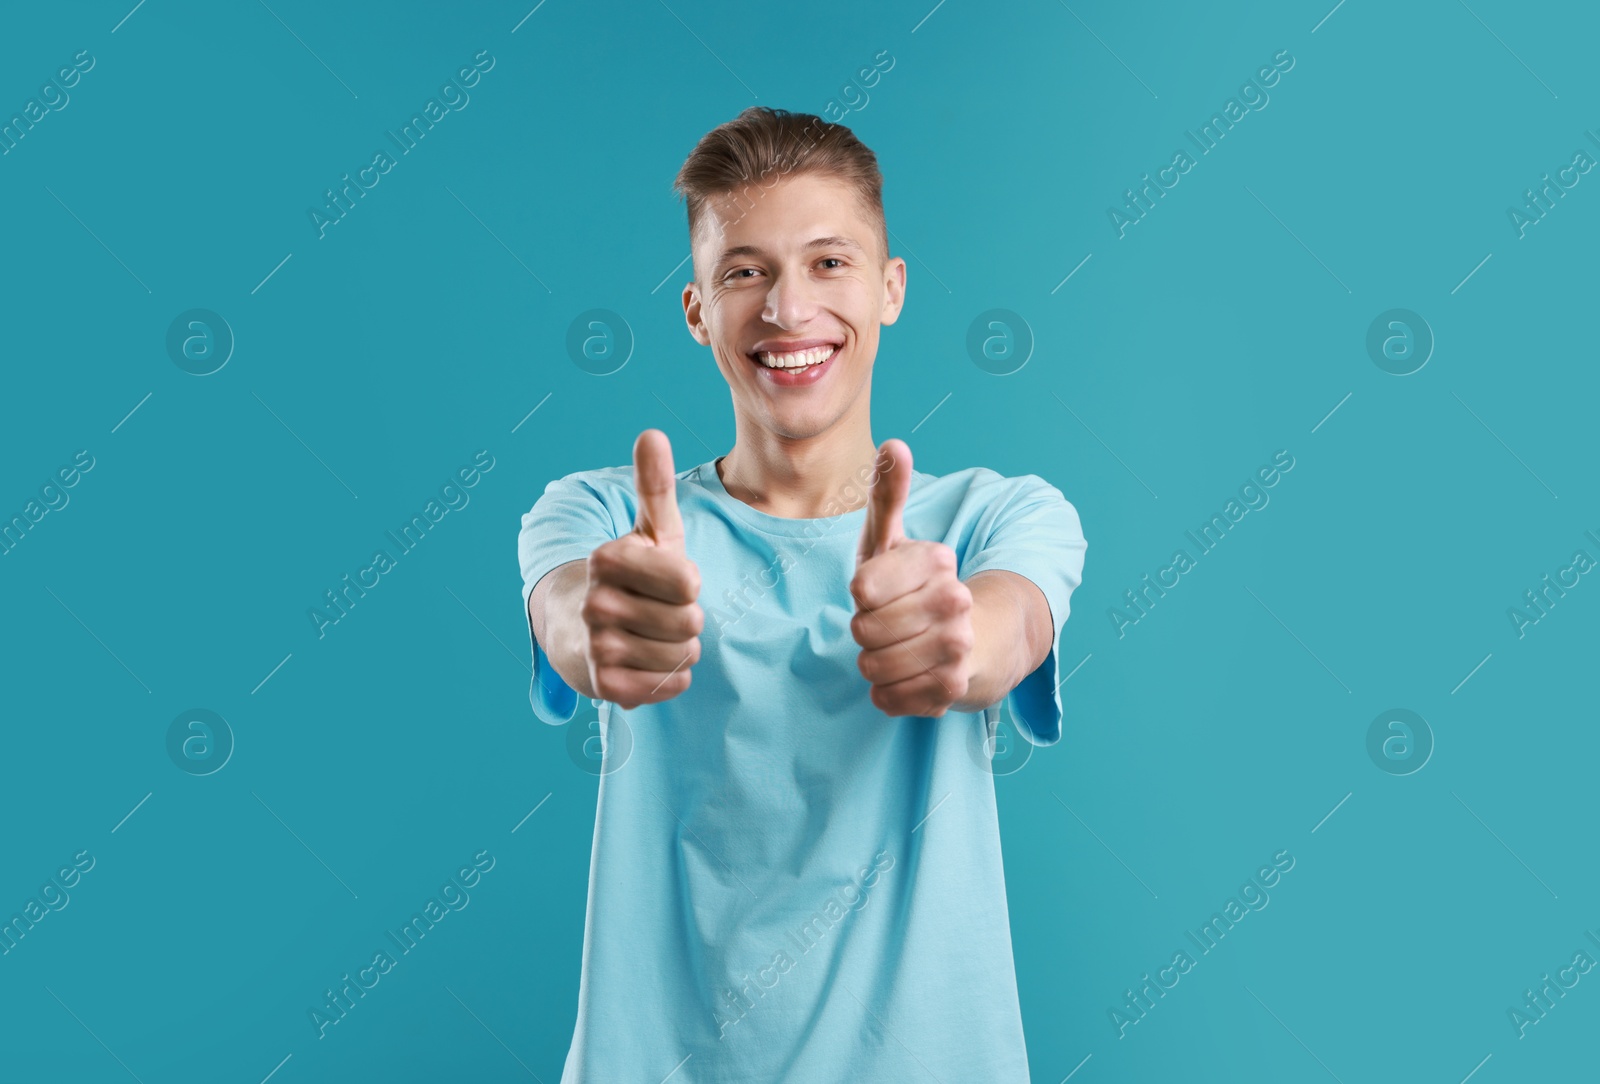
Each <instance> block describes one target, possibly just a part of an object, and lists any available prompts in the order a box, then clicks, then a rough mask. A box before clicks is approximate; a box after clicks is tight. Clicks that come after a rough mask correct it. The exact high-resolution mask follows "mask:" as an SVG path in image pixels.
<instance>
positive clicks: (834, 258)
mask: <svg viewBox="0 0 1600 1084" xmlns="http://www.w3.org/2000/svg"><path fill="white" fill-rule="evenodd" d="M817 262H818V263H836V264H838V265H839V266H840V267H843V266H844V261H843V260H841V259H839V257H837V256H824V257H823V258H822V259H821V260H819V261H817ZM830 270H831V268H830Z"/></svg>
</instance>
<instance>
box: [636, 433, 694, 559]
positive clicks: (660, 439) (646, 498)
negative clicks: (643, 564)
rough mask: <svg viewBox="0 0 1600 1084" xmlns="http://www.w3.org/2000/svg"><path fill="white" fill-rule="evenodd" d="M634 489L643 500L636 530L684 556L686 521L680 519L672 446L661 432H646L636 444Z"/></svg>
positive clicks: (663, 546) (641, 500) (640, 435)
mask: <svg viewBox="0 0 1600 1084" xmlns="http://www.w3.org/2000/svg"><path fill="white" fill-rule="evenodd" d="M633 487H634V492H635V493H637V494H638V497H639V510H638V515H637V516H636V517H635V522H634V525H633V529H634V530H635V531H638V532H639V533H640V534H642V535H644V536H645V537H646V538H648V539H650V540H651V541H652V542H654V543H655V544H656V545H657V546H660V547H662V548H663V549H671V550H676V551H677V552H679V553H682V552H683V519H682V517H680V516H679V515H678V480H677V478H676V477H675V476H674V472H673V470H672V444H671V442H670V441H668V440H667V435H666V434H665V433H663V432H662V431H661V430H659V429H646V430H645V431H644V432H643V433H640V434H639V439H638V440H636V441H634V442H633Z"/></svg>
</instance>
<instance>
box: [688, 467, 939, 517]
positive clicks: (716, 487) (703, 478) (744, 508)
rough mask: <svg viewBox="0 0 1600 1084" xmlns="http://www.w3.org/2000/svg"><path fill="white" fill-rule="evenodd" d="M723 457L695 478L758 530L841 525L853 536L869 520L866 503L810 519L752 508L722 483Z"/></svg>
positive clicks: (697, 473)
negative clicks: (867, 518) (720, 467)
mask: <svg viewBox="0 0 1600 1084" xmlns="http://www.w3.org/2000/svg"><path fill="white" fill-rule="evenodd" d="M722 458H724V457H723V456H717V457H716V459H711V460H709V461H707V462H705V463H702V464H700V465H699V466H698V467H696V468H695V470H694V473H695V477H696V480H697V481H698V482H699V483H700V484H701V485H702V486H703V487H704V488H705V490H706V492H708V493H709V494H711V496H712V498H713V499H715V500H716V502H717V503H718V504H721V505H723V506H724V507H726V508H727V509H729V511H731V512H732V513H733V514H734V515H735V516H737V517H739V518H740V519H741V520H743V521H744V522H745V523H747V524H749V525H750V526H752V527H754V528H755V529H757V530H759V531H765V532H766V533H767V534H775V535H785V536H801V535H807V536H812V537H815V536H817V535H818V534H819V533H820V534H829V533H832V532H833V531H835V530H838V529H839V528H853V530H854V535H859V534H860V528H861V526H862V524H863V523H864V522H865V521H866V516H867V506H866V505H865V504H863V505H861V506H860V507H859V508H852V509H851V510H850V511H848V512H841V513H839V514H838V515H836V516H817V517H815V518H809V519H796V518H791V517H789V516H775V515H773V514H771V513H770V512H763V511H761V509H759V508H752V507H751V506H750V505H748V504H746V503H745V502H744V501H741V500H740V499H739V498H738V497H735V496H734V495H733V494H732V493H729V492H728V489H727V487H726V486H724V485H723V484H722V478H721V476H720V475H719V474H718V473H717V459H722ZM911 480H912V482H915V481H916V472H915V471H913V472H912V477H911Z"/></svg>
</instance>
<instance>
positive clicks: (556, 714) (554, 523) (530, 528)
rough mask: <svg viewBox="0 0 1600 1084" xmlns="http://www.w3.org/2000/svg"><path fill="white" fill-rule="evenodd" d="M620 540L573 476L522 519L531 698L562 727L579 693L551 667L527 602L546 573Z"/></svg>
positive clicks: (554, 485)
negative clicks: (531, 654) (530, 649)
mask: <svg viewBox="0 0 1600 1084" xmlns="http://www.w3.org/2000/svg"><path fill="white" fill-rule="evenodd" d="M616 537H617V530H616V523H615V521H614V520H613V518H612V515H611V512H610V510H609V509H608V508H607V506H606V502H605V499H604V497H602V496H601V494H600V492H599V491H598V490H596V489H595V488H594V486H593V485H591V484H590V482H589V481H587V480H585V479H584V478H583V477H582V476H581V473H580V474H579V475H573V474H569V475H567V476H566V477H564V478H557V479H556V480H555V481H553V482H550V483H549V484H548V485H546V486H545V489H544V493H543V494H542V495H541V496H540V497H539V499H538V500H537V501H535V502H534V505H533V508H532V509H531V510H530V511H528V512H526V513H524V515H523V517H522V530H521V532H520V533H519V534H518V536H517V559H518V561H519V562H520V563H521V565H522V613H523V619H524V620H525V621H527V623H528V644H529V646H530V647H531V648H532V651H533V680H532V682H531V684H530V685H529V688H528V699H529V702H530V703H531V704H532V705H533V711H534V714H535V715H537V716H538V717H539V718H540V719H542V720H543V721H544V722H547V723H550V724H551V725H553V726H560V725H561V724H563V723H565V722H567V721H568V720H569V719H571V718H572V715H573V712H574V711H575V710H576V709H577V705H578V694H577V691H576V690H574V689H573V688H572V686H570V685H568V684H567V682H566V679H565V678H563V677H562V676H561V675H560V674H559V673H557V672H556V668H555V667H554V666H552V665H550V659H549V657H548V656H547V655H545V653H544V648H543V647H542V646H541V645H540V644H539V641H538V637H536V636H535V635H534V632H533V617H532V615H530V614H529V613H528V599H529V597H530V596H532V594H533V589H534V588H535V587H537V586H538V585H539V581H540V580H541V579H543V578H544V576H545V574H546V573H548V572H550V571H552V570H553V569H555V568H558V567H560V566H561V565H564V564H566V563H567V562H568V561H578V560H582V559H585V558H587V557H588V556H589V553H590V551H592V550H593V549H594V548H595V547H596V546H598V545H600V544H601V543H603V542H609V541H611V540H612V539H614V538H616Z"/></svg>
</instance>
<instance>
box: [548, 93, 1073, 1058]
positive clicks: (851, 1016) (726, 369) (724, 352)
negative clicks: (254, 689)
mask: <svg viewBox="0 0 1600 1084" xmlns="http://www.w3.org/2000/svg"><path fill="white" fill-rule="evenodd" d="M676 187H677V190H678V191H679V192H680V193H682V194H683V195H684V197H685V198H686V200H687V204H688V215H689V231H690V241H691V245H692V251H693V256H694V281H693V282H691V283H689V284H688V285H687V286H686V287H684V291H683V308H684V316H685V318H686V320H687V323H688V327H689V333H690V334H691V335H693V336H694V338H695V340H696V341H697V342H699V343H700V344H702V345H704V346H709V347H710V348H711V353H712V356H713V357H714V359H715V360H716V364H717V367H718V369H720V370H721V372H722V376H723V378H724V379H725V380H726V381H727V382H728V388H729V390H730V392H731V394H732V400H733V411H734V419H735V434H736V435H735V440H734V446H733V449H732V450H731V451H730V452H729V453H728V454H727V455H725V456H719V457H718V458H716V459H715V460H713V461H711V462H707V463H702V464H700V465H698V466H695V467H692V468H689V469H687V470H683V471H676V470H675V469H674V465H673V462H672V457H671V449H670V448H669V446H668V443H667V438H666V435H665V434H664V433H662V432H661V431H660V430H656V429H649V430H646V431H645V432H644V433H642V434H640V435H639V438H638V440H637V441H636V442H635V444H634V447H633V464H632V467H631V468H630V467H608V468H602V469H597V470H589V471H580V472H578V473H575V474H569V475H567V476H566V477H564V478H560V479H558V480H556V481H553V482H551V483H550V484H549V485H548V486H547V487H546V489H545V491H544V494H543V495H542V496H541V497H540V498H539V499H538V501H537V502H536V503H535V504H534V506H533V509H532V510H531V511H530V512H528V513H527V514H526V515H525V516H523V518H522V530H521V534H520V536H519V539H518V551H519V553H518V555H519V559H520V562H521V566H522V575H523V601H524V603H525V605H526V608H527V611H528V619H529V631H530V637H531V645H532V648H533V658H534V665H535V674H534V681H533V686H532V689H531V697H532V701H533V706H534V710H535V712H536V713H537V714H538V716H539V717H540V718H542V719H543V720H544V721H545V722H548V723H552V724H561V723H565V722H566V721H567V720H569V719H570V718H572V715H573V711H574V707H575V705H576V698H577V696H578V695H580V694H581V695H583V696H588V697H592V698H595V699H596V700H598V701H600V702H601V703H600V705H599V706H600V709H601V716H600V720H601V727H602V734H603V735H604V734H605V733H606V732H607V730H608V729H609V728H614V727H615V726H616V725H617V720H618V719H619V718H622V717H623V716H624V715H625V718H626V724H627V726H628V727H629V728H630V731H631V735H632V751H631V754H630V755H629V757H628V759H627V761H626V763H625V764H623V765H622V766H621V768H620V770H616V771H611V770H610V768H609V767H608V766H606V765H605V764H604V763H603V764H602V774H601V778H600V796H599V809H598V812H597V816H596V820H595V835H594V847H593V854H592V859H591V866H590V875H589V905H588V912H587V918H586V923H585V930H584V943H583V972H582V978H581V981H580V985H579V992H578V1019H577V1027H576V1030H575V1033H574V1035H573V1040H572V1046H571V1049H570V1051H569V1053H568V1055H567V1061H566V1067H565V1071H564V1073H563V1075H562V1078H561V1079H562V1081H563V1082H565V1084H576V1082H579V1081H604V1082H611V1081H623V1080H628V1081H635V1080H637V1081H646V1082H651V1084H653V1082H655V1081H659V1080H662V1079H664V1078H668V1077H670V1078H671V1079H672V1080H673V1081H681V1082H690V1081H764V1082H765V1081H798V1082H811V1081H819V1082H838V1081H846V1080H871V1081H876V1082H884V1084H893V1082H898V1081H929V1080H939V1081H943V1082H945V1084H957V1082H963V1084H965V1082H972V1081H984V1082H985V1084H1020V1082H1026V1081H1027V1080H1028V1061H1027V1051H1026V1048H1025V1045H1024V1041H1023V1032H1022V1020H1021V1014H1020V1011H1019V1008H1018V1003H1017V990H1016V978H1015V972H1014V970H1013V964H1012V953H1011V937H1010V929H1009V926H1008V923H1007V916H1006V896H1005V883H1004V879H1003V873H1002V866H1001V855H1000V834H999V826H998V822H997V819H996V814H995V792H994V779H993V775H992V774H991V773H990V772H989V771H988V770H986V768H987V764H988V761H987V750H988V749H990V748H992V747H991V746H989V745H986V744H985V740H986V739H988V738H991V737H992V733H991V728H992V726H993V724H994V722H995V721H996V720H997V719H998V710H997V706H998V704H999V703H1000V701H1002V700H1004V699H1006V698H1007V697H1008V696H1009V698H1010V706H1011V711H1012V714H1013V716H1014V718H1015V719H1016V721H1017V723H1018V725H1019V727H1020V728H1021V729H1023V730H1024V731H1025V733H1026V735H1027V737H1028V739H1029V740H1031V741H1032V742H1033V743H1034V744H1036V745H1048V744H1051V743H1053V742H1055V741H1057V740H1058V739H1059V738H1060V735H1061V730H1060V723H1061V699H1060V694H1059V690H1058V685H1059V682H1060V680H1061V677H1060V674H1059V673H1058V669H1059V658H1058V650H1059V647H1060V640H1061V629H1062V625H1063V624H1064V622H1065V621H1066V619H1067V612H1068V600H1069V597H1070V596H1071V594H1072V591H1073V589H1074V588H1076V587H1077V585H1078V583H1079V582H1080V579H1081V576H1082V569H1083V558H1084V552H1085V548H1086V544H1085V541H1084V538H1083V533H1082V531H1081V528H1080V525H1079V520H1078V514H1077V512H1076V511H1075V510H1074V508H1073V506H1072V505H1071V504H1070V503H1068V502H1067V500H1066V499H1065V497H1063V496H1062V494H1061V492H1060V491H1059V490H1057V489H1056V488H1055V487H1053V486H1051V485H1049V484H1047V483H1046V482H1044V481H1043V480H1042V479H1041V478H1039V477H1037V476H1035V475H1031V474H1029V475H1023V476H1021V477H1016V478H1007V477H1003V476H1001V475H1000V474H997V473H996V472H994V471H992V470H988V469H986V468H983V467H975V468H971V469H967V470H962V471H957V472H955V473H952V474H947V475H943V476H939V477H935V476H932V475H927V474H923V473H921V472H918V471H915V470H913V469H912V461H911V452H910V449H909V448H908V447H907V446H906V445H905V443H904V442H902V441H898V440H888V441H885V442H884V443H883V445H882V447H881V448H879V447H876V446H875V444H874V441H873V438H872V430H871V417H870V406H871V387H872V367H873V364H874V361H875V359H876V357H877V353H878V329H879V327H880V326H881V325H887V324H892V323H894V321H895V320H896V318H898V316H899V315H900V309H901V306H902V304H903V302H904V298H905V276H906V265H905V261H904V260H902V259H900V258H898V257H895V258H891V257H890V256H889V254H888V244H887V239H888V238H887V234H888V231H887V227H886V225H885V222H884V216H883V202H882V178H881V176H880V174H879V172H878V167H877V161H876V158H875V156H874V155H873V153H872V152H871V151H870V150H868V149H867V148H866V147H865V146H863V145H862V144H861V143H860V142H858V141H857V140H856V138H855V136H854V135H853V134H852V133H851V132H850V131H849V129H847V128H844V127H842V126H840V125H836V124H827V123H825V122H823V121H822V120H820V119H819V118H817V117H814V116H811V115H809V114H799V113H787V112H785V111H782V110H771V109H767V108H764V107H753V108H751V109H747V110H745V111H744V112H743V113H741V114H740V115H739V116H738V117H737V118H736V119H734V120H733V121H730V122H728V123H727V124H724V125H721V126H720V127H718V128H716V129H714V130H713V131H711V132H710V133H709V134H707V135H706V136H705V137H704V138H702V139H701V140H700V142H699V144H698V145H697V146H696V147H695V149H694V151H693V153H692V154H691V155H690V156H689V158H688V160H687V161H686V162H685V163H684V165H683V168H682V170H681V171H680V173H679V175H678V180H677V186H676ZM907 363H910V364H917V363H918V362H915V361H911V360H908V361H903V362H897V363H896V364H907ZM985 709H991V710H989V711H987V712H986V711H985ZM974 750H977V751H978V752H977V755H974ZM613 752H614V750H613V747H612V745H611V743H610V742H609V741H607V742H605V756H606V757H607V758H609V757H611V756H612V755H613Z"/></svg>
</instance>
